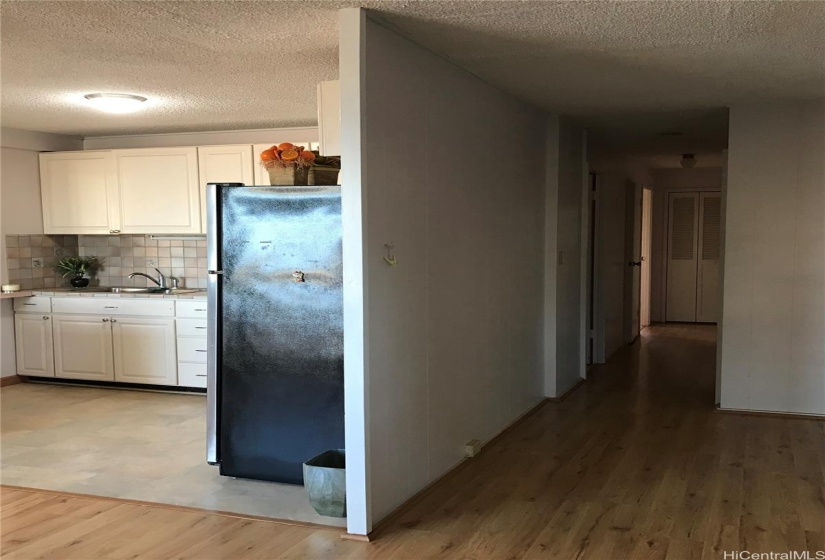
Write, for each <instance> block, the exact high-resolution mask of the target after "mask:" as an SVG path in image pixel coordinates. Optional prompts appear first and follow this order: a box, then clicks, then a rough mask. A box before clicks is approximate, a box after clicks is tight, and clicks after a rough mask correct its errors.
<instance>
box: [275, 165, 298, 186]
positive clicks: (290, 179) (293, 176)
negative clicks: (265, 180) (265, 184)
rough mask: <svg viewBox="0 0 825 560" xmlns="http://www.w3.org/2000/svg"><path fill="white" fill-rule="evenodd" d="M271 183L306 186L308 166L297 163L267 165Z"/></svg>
mask: <svg viewBox="0 0 825 560" xmlns="http://www.w3.org/2000/svg"><path fill="white" fill-rule="evenodd" d="M266 170H267V172H268V173H269V184H270V185H273V186H290V187H291V186H295V185H298V186H306V184H307V168H306V167H301V166H297V165H288V166H286V167H281V166H279V165H273V166H272V167H267V169H266Z"/></svg>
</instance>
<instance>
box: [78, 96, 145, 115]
mask: <svg viewBox="0 0 825 560" xmlns="http://www.w3.org/2000/svg"><path fill="white" fill-rule="evenodd" d="M83 97H85V98H86V100H87V101H88V102H89V103H90V104H91V106H92V107H94V108H95V109H99V110H100V111H104V112H106V113H132V112H134V111H137V110H138V109H140V108H141V107H143V106H144V105H143V103H145V102H146V98H145V97H142V96H140V95H132V94H129V93H89V94H86V95H84V96H83Z"/></svg>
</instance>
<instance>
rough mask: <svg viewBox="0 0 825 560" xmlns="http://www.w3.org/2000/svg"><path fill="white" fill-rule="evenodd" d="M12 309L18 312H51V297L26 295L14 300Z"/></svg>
mask: <svg viewBox="0 0 825 560" xmlns="http://www.w3.org/2000/svg"><path fill="white" fill-rule="evenodd" d="M14 310H15V311H17V312H18V313H51V312H52V298H50V297H27V298H16V299H15V300H14Z"/></svg>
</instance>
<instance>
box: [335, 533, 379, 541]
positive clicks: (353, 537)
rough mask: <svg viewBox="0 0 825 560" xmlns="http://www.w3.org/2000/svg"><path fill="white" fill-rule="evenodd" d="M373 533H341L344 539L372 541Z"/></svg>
mask: <svg viewBox="0 0 825 560" xmlns="http://www.w3.org/2000/svg"><path fill="white" fill-rule="evenodd" d="M371 535H372V533H370V534H369V535H355V534H353V533H341V540H342V541H357V542H372V537H371Z"/></svg>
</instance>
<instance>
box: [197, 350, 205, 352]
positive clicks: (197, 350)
mask: <svg viewBox="0 0 825 560" xmlns="http://www.w3.org/2000/svg"><path fill="white" fill-rule="evenodd" d="M195 352H206V350H195Z"/></svg>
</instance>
